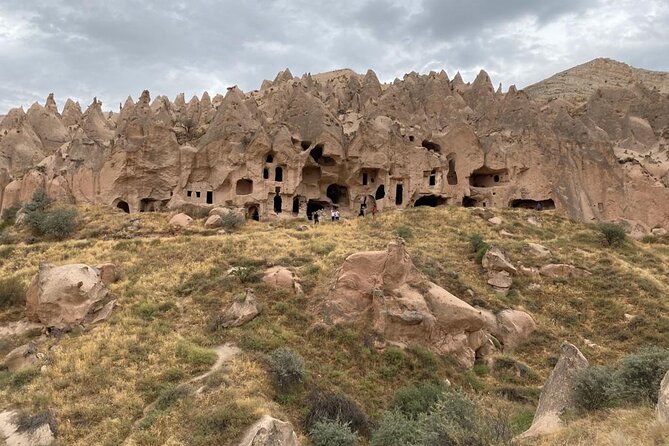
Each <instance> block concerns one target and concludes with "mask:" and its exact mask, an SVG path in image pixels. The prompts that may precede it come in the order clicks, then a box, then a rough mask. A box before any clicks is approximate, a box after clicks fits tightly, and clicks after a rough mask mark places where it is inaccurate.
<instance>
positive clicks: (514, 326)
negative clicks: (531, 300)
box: [491, 310, 537, 352]
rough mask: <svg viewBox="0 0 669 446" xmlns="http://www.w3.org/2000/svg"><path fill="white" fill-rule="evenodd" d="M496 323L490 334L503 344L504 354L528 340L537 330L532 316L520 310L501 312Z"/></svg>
mask: <svg viewBox="0 0 669 446" xmlns="http://www.w3.org/2000/svg"><path fill="white" fill-rule="evenodd" d="M496 322H497V327H496V329H495V330H493V331H491V333H492V334H493V335H495V337H497V339H499V340H500V341H501V342H502V344H504V351H505V352H507V351H511V350H513V349H514V348H516V347H517V346H518V345H520V344H521V343H523V342H524V341H526V340H527V339H529V337H530V335H531V334H532V333H533V332H534V330H536V329H537V324H536V323H535V322H534V319H532V316H530V315H529V314H527V313H525V312H524V311H520V310H502V311H500V312H499V313H497V317H496Z"/></svg>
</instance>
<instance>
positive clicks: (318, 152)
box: [302, 144, 323, 163]
mask: <svg viewBox="0 0 669 446" xmlns="http://www.w3.org/2000/svg"><path fill="white" fill-rule="evenodd" d="M302 147H304V146H302ZM307 148H308V147H307ZM309 156H310V157H311V159H313V160H314V161H315V162H317V163H318V162H319V161H320V160H321V158H323V144H318V145H317V146H316V147H314V148H313V149H311V152H309Z"/></svg>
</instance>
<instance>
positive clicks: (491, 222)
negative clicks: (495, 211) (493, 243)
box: [488, 217, 503, 226]
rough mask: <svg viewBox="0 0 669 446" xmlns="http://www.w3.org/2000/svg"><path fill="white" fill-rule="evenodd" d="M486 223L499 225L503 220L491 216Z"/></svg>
mask: <svg viewBox="0 0 669 446" xmlns="http://www.w3.org/2000/svg"><path fill="white" fill-rule="evenodd" d="M488 223H490V224H491V225H495V226H499V225H501V224H502V223H503V220H502V219H501V218H500V217H493V218H489V219H488Z"/></svg>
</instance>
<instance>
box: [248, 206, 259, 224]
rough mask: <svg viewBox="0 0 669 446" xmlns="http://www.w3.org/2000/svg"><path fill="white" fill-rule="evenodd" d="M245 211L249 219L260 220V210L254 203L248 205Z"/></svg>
mask: <svg viewBox="0 0 669 446" xmlns="http://www.w3.org/2000/svg"><path fill="white" fill-rule="evenodd" d="M246 213H247V215H248V216H249V218H250V219H251V220H255V221H260V211H259V210H258V206H256V205H251V206H249V207H248V208H247V209H246Z"/></svg>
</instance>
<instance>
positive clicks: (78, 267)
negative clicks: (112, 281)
mask: <svg viewBox="0 0 669 446" xmlns="http://www.w3.org/2000/svg"><path fill="white" fill-rule="evenodd" d="M111 298H112V295H111V293H110V292H109V290H108V289H107V288H106V286H105V285H104V283H103V282H102V279H101V277H100V274H99V272H98V271H97V270H96V269H95V268H91V267H90V266H88V265H84V264H72V265H63V266H55V265H52V264H49V263H43V264H41V265H40V267H39V272H38V273H37V275H36V276H35V278H34V279H33V281H32V283H31V284H30V287H29V288H28V292H27V293H26V315H27V316H28V319H30V320H31V321H33V322H39V323H41V324H43V325H45V326H47V327H53V328H57V329H61V330H63V329H65V330H66V329H70V328H72V327H73V326H74V325H78V324H86V323H91V322H93V321H95V320H99V316H100V314H98V313H99V312H101V311H103V310H105V311H104V313H107V312H111V308H113V301H111ZM110 307H111V308H110ZM107 315H108V314H107Z"/></svg>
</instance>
